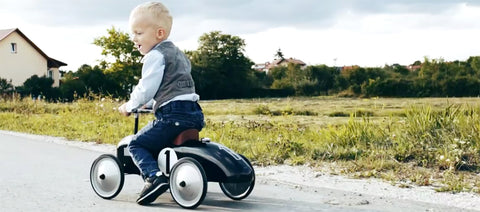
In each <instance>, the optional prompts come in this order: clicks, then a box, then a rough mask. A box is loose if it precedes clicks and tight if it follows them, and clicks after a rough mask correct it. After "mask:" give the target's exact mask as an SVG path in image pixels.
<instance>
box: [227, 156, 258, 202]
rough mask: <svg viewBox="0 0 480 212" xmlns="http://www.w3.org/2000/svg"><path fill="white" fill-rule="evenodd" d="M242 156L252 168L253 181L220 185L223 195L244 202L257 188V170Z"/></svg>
mask: <svg viewBox="0 0 480 212" xmlns="http://www.w3.org/2000/svg"><path fill="white" fill-rule="evenodd" d="M240 156H241V157H242V158H243V160H245V161H246V162H247V163H248V165H249V166H250V168H252V179H251V180H250V181H248V182H241V183H224V182H220V183H219V184H220V188H221V189H222V191H223V193H224V194H225V195H226V196H227V197H229V198H230V199H233V200H242V199H244V198H246V197H248V195H250V193H251V192H252V190H253V187H254V186H255V170H254V169H253V166H252V164H251V163H250V161H249V160H248V159H247V158H246V157H245V156H243V155H240Z"/></svg>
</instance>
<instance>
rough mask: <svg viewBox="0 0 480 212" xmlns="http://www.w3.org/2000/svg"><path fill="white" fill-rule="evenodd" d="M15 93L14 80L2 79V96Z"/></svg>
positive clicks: (0, 91) (0, 93) (0, 92)
mask: <svg viewBox="0 0 480 212" xmlns="http://www.w3.org/2000/svg"><path fill="white" fill-rule="evenodd" d="M12 91H13V85H12V80H10V81H7V80H6V79H3V78H0V95H3V94H8V93H10V92H12Z"/></svg>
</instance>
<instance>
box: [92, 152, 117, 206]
mask: <svg viewBox="0 0 480 212" xmlns="http://www.w3.org/2000/svg"><path fill="white" fill-rule="evenodd" d="M124 179H125V178H124V175H123V170H122V168H121V166H120V162H118V159H117V158H116V157H115V156H113V155H110V154H103V155H100V157H98V158H97V159H96V160H95V161H93V164H92V167H91V168H90V184H91V185H92V188H93V190H94V191H95V193H96V194H97V195H98V196H100V197H102V198H104V199H112V198H114V197H115V196H117V195H118V193H120V191H121V190H122V187H123V182H124Z"/></svg>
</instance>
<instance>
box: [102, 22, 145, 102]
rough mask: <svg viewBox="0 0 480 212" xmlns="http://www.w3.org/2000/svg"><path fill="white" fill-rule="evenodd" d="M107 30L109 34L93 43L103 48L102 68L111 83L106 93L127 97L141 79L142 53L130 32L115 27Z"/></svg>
mask: <svg viewBox="0 0 480 212" xmlns="http://www.w3.org/2000/svg"><path fill="white" fill-rule="evenodd" d="M107 32H108V36H101V37H99V38H96V39H95V40H94V41H93V44H95V45H97V46H99V47H100V48H102V55H104V56H105V58H104V59H103V60H101V61H100V68H101V69H102V70H103V72H104V74H105V75H108V76H107V77H108V79H109V81H108V82H109V83H110V86H109V87H110V88H109V89H107V90H106V93H110V94H115V95H118V96H119V97H122V98H126V97H128V94H129V93H130V91H131V89H132V87H133V86H134V85H136V84H137V83H138V80H139V79H140V76H141V67H142V64H141V63H140V60H141V58H142V55H141V54H140V52H139V51H137V50H136V49H135V46H134V43H133V41H131V40H130V36H129V35H128V33H124V32H122V31H119V30H117V29H115V27H112V28H111V29H108V30H107ZM111 60H113V62H112V61H111ZM115 84H116V85H115Z"/></svg>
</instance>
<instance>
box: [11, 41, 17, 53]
mask: <svg viewBox="0 0 480 212" xmlns="http://www.w3.org/2000/svg"><path fill="white" fill-rule="evenodd" d="M11 45H12V53H14V54H16V53H17V43H11Z"/></svg>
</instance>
